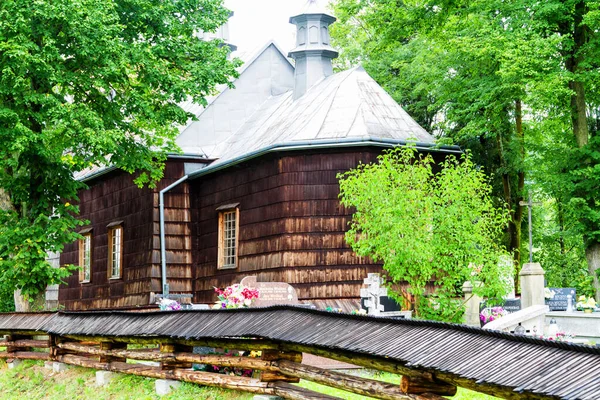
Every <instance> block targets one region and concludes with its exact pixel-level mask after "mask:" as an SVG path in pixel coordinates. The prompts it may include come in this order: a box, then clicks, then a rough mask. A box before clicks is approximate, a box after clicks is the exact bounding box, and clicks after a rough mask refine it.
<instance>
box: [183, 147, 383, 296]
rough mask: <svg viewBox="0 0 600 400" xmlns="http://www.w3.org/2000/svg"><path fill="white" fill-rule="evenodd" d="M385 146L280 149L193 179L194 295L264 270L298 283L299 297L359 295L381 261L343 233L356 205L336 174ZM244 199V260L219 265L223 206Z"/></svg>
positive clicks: (261, 275)
mask: <svg viewBox="0 0 600 400" xmlns="http://www.w3.org/2000/svg"><path fill="white" fill-rule="evenodd" d="M378 154H379V150H378V149H351V150H345V151H337V152H335V151H334V152H329V153H326V152H321V153H320V154H319V153H312V154H310V153H281V154H280V155H276V156H270V157H267V158H263V159H259V160H254V161H251V162H250V163H248V164H245V165H240V166H237V167H233V168H229V169H228V170H226V171H223V172H219V173H215V174H211V175H208V176H206V177H204V178H200V179H196V180H193V181H191V204H192V213H193V214H192V219H193V220H194V221H197V223H195V224H194V229H193V231H194V234H193V236H194V266H195V273H196V279H195V291H196V293H195V294H196V296H195V299H194V300H195V301H196V302H212V301H214V300H215V295H214V289H213V287H223V286H226V285H230V284H232V283H237V282H239V281H240V280H241V279H242V278H243V277H244V276H247V275H257V276H258V280H259V281H280V282H287V283H290V284H292V285H293V286H294V287H295V288H296V289H297V291H298V295H299V298H300V299H329V298H331V299H339V298H357V297H358V296H359V290H360V287H361V285H362V280H363V278H365V277H366V276H367V274H368V273H369V272H380V271H381V267H380V265H379V264H375V263H373V262H372V261H371V260H369V259H367V258H361V257H358V256H356V255H355V254H354V253H353V252H352V250H351V249H350V248H349V246H348V245H347V244H346V242H345V240H344V233H345V231H346V230H347V226H348V221H350V218H351V211H350V210H347V209H345V208H344V207H342V206H341V205H340V203H339V200H338V195H339V184H338V179H337V177H336V175H337V174H338V173H339V172H343V171H346V170H348V169H350V168H353V167H355V166H356V165H358V163H359V162H363V163H369V162H372V161H374V160H375V159H376V157H377V155H378ZM237 202H239V203H240V204H239V210H240V232H239V235H240V236H239V255H238V266H237V268H236V269H235V270H217V268H216V265H217V232H218V231H217V229H218V212H217V211H216V208H217V207H219V206H221V205H223V204H227V203H237Z"/></svg>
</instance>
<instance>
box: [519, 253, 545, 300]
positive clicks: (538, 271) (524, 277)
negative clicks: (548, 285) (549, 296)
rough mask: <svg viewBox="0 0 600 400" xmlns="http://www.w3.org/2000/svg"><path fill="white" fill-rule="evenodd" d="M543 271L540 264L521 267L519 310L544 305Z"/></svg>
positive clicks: (528, 264)
mask: <svg viewBox="0 0 600 400" xmlns="http://www.w3.org/2000/svg"><path fill="white" fill-rule="evenodd" d="M544 275H545V272H544V269H543V268H542V266H541V265H540V263H527V264H524V265H523V268H522V269H521V272H519V276H520V278H521V309H525V308H527V307H531V306H539V305H544V304H545V301H544Z"/></svg>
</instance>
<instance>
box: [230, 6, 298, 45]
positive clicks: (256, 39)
mask: <svg viewBox="0 0 600 400" xmlns="http://www.w3.org/2000/svg"><path fill="white" fill-rule="evenodd" d="M306 2H307V0H225V6H227V8H229V9H230V10H232V11H233V13H234V15H233V17H231V19H230V20H229V36H230V40H229V41H230V43H231V44H234V45H236V46H238V50H239V51H240V52H251V51H253V50H254V49H258V48H260V47H262V45H263V44H265V43H266V42H267V41H268V40H270V39H275V41H276V42H277V44H278V45H280V46H281V47H282V49H283V50H285V51H289V50H291V49H292V48H293V47H294V42H295V37H296V33H295V32H296V31H295V27H294V26H293V25H292V24H290V23H289V19H290V17H291V16H292V15H296V14H298V13H299V12H300V11H301V10H302V9H303V8H304V5H305V4H306Z"/></svg>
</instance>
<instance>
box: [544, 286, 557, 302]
mask: <svg viewBox="0 0 600 400" xmlns="http://www.w3.org/2000/svg"><path fill="white" fill-rule="evenodd" d="M555 295H556V292H554V290H552V289H550V288H544V298H545V299H546V300H552V299H553V298H554V296H555Z"/></svg>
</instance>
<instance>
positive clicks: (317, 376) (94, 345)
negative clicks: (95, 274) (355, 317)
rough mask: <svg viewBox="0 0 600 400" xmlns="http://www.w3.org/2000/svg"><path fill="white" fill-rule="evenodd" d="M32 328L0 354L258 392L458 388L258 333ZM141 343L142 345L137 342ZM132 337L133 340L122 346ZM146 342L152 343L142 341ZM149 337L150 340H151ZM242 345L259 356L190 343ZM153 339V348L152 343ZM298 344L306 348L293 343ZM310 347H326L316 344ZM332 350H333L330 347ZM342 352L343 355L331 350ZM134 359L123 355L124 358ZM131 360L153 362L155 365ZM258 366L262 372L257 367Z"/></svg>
mask: <svg viewBox="0 0 600 400" xmlns="http://www.w3.org/2000/svg"><path fill="white" fill-rule="evenodd" d="M37 335H39V332H38V333H34V332H15V333H13V334H10V335H8V336H6V338H5V339H4V340H3V341H0V346H5V347H6V351H4V352H0V358H3V359H6V360H7V361H9V362H11V361H12V360H14V359H27V360H44V361H57V362H62V363H65V364H70V365H76V366H80V367H87V368H94V369H97V370H105V371H113V372H119V373H124V374H132V375H139V376H145V377H150V378H158V379H173V380H179V381H184V382H192V383H196V384H200V385H205V386H217V387H221V388H227V389H233V390H241V391H245V392H250V393H256V394H269V395H277V396H281V397H283V398H285V399H338V397H334V396H328V395H325V394H322V393H317V392H314V391H311V390H308V389H304V388H302V387H300V386H296V385H293V383H298V382H299V381H300V379H304V380H308V381H312V382H316V383H320V384H323V385H327V386H330V387H334V388H337V389H342V390H345V391H348V392H352V393H356V394H359V395H365V396H370V397H374V398H377V399H422V400H425V399H427V400H442V399H443V397H442V395H444V396H453V395H454V394H456V386H454V385H452V384H449V383H446V382H442V381H439V380H437V379H436V378H435V376H434V375H433V374H426V373H417V372H413V373H412V374H411V376H403V377H402V380H401V384H400V385H397V384H392V383H387V382H381V381H378V380H374V379H367V378H363V377H358V376H354V375H349V374H344V373H340V372H336V371H330V370H325V369H322V368H317V367H314V366H308V365H305V364H302V363H301V362H302V352H301V351H294V350H293V346H292V349H290V350H286V351H281V350H279V348H280V347H281V346H278V345H275V344H273V343H270V342H268V341H264V340H239V339H235V340H225V339H220V340H210V341H200V342H199V341H197V340H177V341H161V340H157V339H152V338H138V337H121V338H118V341H111V340H108V339H106V338H91V339H90V338H89V337H86V338H72V337H63V336H57V335H49V336H47V337H48V339H46V340H39V338H40V336H37ZM140 344H143V345H146V346H144V347H150V348H140V346H139V345H140ZM130 345H133V346H131V347H134V348H132V349H128V347H130ZM148 345H150V346H148ZM152 345H154V346H152ZM199 345H201V346H210V347H214V348H222V349H232V348H235V349H236V350H241V351H244V350H245V351H260V352H261V355H260V357H259V358H256V357H247V356H228V355H218V354H208V355H202V354H194V353H193V346H199ZM152 347H154V348H152ZM296 350H303V351H304V350H310V349H305V348H302V349H300V348H297V349H296ZM313 353H316V354H321V355H324V354H323V353H322V352H320V351H318V350H317V349H314V351H313ZM329 355H331V354H329ZM335 358H337V359H345V357H344V356H343V355H335ZM132 360H133V361H134V362H127V361H132ZM135 361H151V362H158V363H159V365H158V366H152V365H147V364H141V363H136V362H135ZM347 361H352V362H355V363H356V362H358V363H359V364H363V365H367V366H368V367H370V368H374V369H377V370H381V371H390V369H391V370H392V371H396V372H397V369H396V367H394V366H393V363H391V362H390V363H389V365H386V363H385V362H383V363H380V362H377V361H375V360H369V359H368V357H365V358H364V359H362V360H361V359H357V358H352V359H351V360H348V359H347ZM192 364H207V365H214V366H219V367H231V368H242V369H250V370H253V371H255V373H254V374H253V375H254V376H255V377H243V376H232V375H224V374H219V373H216V372H204V371H194V370H193V369H192ZM258 371H260V372H258Z"/></svg>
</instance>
